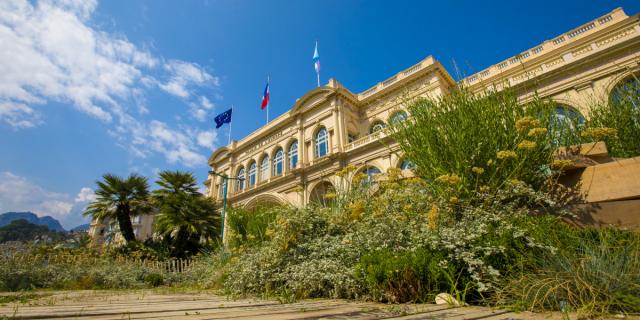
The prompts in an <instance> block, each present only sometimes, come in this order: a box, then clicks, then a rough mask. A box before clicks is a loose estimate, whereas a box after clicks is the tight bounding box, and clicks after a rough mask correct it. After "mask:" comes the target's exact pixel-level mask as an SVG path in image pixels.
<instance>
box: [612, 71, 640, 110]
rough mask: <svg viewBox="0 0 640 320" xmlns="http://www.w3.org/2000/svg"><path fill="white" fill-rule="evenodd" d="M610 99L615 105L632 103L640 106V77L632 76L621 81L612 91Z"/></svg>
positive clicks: (637, 106)
mask: <svg viewBox="0 0 640 320" xmlns="http://www.w3.org/2000/svg"><path fill="white" fill-rule="evenodd" d="M609 101H610V102H611V104H613V105H614V106H615V105H620V104H623V103H630V104H631V105H632V106H634V107H636V108H640V79H639V78H638V77H637V76H631V77H628V78H626V79H624V80H622V81H620V82H619V83H618V84H616V86H615V87H614V88H613V90H612V91H611V96H610V97H609Z"/></svg>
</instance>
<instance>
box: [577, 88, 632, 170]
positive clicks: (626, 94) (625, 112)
mask: <svg viewBox="0 0 640 320" xmlns="http://www.w3.org/2000/svg"><path fill="white" fill-rule="evenodd" d="M587 124H588V126H589V127H591V128H610V129H614V130H615V134H614V135H604V136H603V135H598V134H597V133H598V131H594V132H593V133H594V134H595V135H594V136H591V135H590V134H585V137H584V138H585V139H587V140H591V141H592V140H594V139H595V140H597V139H600V140H605V141H606V142H607V146H608V147H609V154H610V155H611V156H613V157H623V158H624V157H636V156H640V80H639V79H638V78H632V79H629V80H627V81H626V82H624V84H623V85H622V86H620V87H617V88H616V89H614V92H613V94H612V97H611V99H610V100H609V101H608V102H607V103H600V104H596V105H594V106H592V107H591V111H590V113H589V120H588V122H587Z"/></svg>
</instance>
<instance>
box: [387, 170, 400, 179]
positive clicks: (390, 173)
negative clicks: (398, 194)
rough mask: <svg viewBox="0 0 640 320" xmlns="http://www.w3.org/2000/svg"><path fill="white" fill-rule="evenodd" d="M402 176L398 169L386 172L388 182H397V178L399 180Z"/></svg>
mask: <svg viewBox="0 0 640 320" xmlns="http://www.w3.org/2000/svg"><path fill="white" fill-rule="evenodd" d="M401 176H402V170H400V169H399V168H389V169H388V170H387V177H389V180H391V181H394V180H398V178H400V177H401Z"/></svg>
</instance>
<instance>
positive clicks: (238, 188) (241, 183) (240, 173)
mask: <svg viewBox="0 0 640 320" xmlns="http://www.w3.org/2000/svg"><path fill="white" fill-rule="evenodd" d="M236 178H237V179H236V192H242V190H244V179H245V178H244V168H240V170H238V175H237V176H236Z"/></svg>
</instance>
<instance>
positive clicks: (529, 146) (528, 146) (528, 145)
mask: <svg viewBox="0 0 640 320" xmlns="http://www.w3.org/2000/svg"><path fill="white" fill-rule="evenodd" d="M536 146H537V144H536V143H535V142H534V141H529V140H522V142H520V143H518V149H522V150H533V149H535V148H536Z"/></svg>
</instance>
